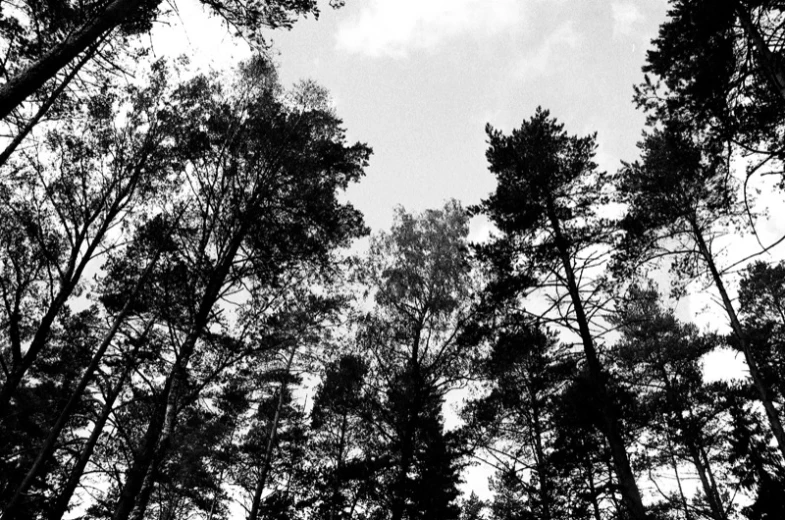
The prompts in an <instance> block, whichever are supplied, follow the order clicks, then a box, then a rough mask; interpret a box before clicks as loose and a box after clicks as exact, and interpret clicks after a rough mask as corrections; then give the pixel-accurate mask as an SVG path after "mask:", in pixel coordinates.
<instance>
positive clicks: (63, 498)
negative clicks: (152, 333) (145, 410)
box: [47, 322, 152, 520]
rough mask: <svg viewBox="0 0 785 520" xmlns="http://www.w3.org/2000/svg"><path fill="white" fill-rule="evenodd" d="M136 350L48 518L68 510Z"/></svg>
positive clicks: (58, 519) (53, 519) (52, 519)
mask: <svg viewBox="0 0 785 520" xmlns="http://www.w3.org/2000/svg"><path fill="white" fill-rule="evenodd" d="M151 324H152V322H151ZM138 350H139V345H138V344H137V346H136V347H135V348H134V350H133V352H132V353H131V356H129V359H128V362H127V363H126V366H125V367H124V369H123V373H122V374H121V375H120V379H119V380H118V381H117V384H115V386H114V387H113V388H112V389H111V390H110V391H109V395H107V396H106V401H105V402H104V405H103V407H102V408H101V414H100V415H99V416H98V419H97V420H96V421H95V424H94V425H93V431H92V432H90V437H89V438H88V439H87V442H86V443H85V445H84V447H83V448H82V451H81V452H80V453H79V458H78V459H77V461H76V464H75V465H74V467H73V468H72V469H71V472H70V474H69V475H68V480H67V481H66V483H65V485H64V486H63V487H62V489H60V492H59V494H58V495H57V496H56V497H55V499H54V500H53V501H52V503H53V506H52V507H51V509H50V511H49V514H48V515H47V518H48V519H49V520H61V519H62V518H63V515H65V513H66V512H67V511H68V504H69V502H70V501H71V497H72V496H73V494H74V492H75V491H76V488H77V487H78V486H79V481H80V480H81V479H82V475H83V474H84V470H85V468H86V467H87V463H88V462H89V461H90V458H91V457H92V456H93V451H94V450H95V446H96V445H97V444H98V439H99V438H100V437H101V433H102V432H103V431H104V426H106V421H108V420H109V416H110V415H111V414H112V410H113V408H114V403H115V401H116V400H117V397H118V396H119V395H120V392H122V390H123V386H124V385H125V381H126V379H128V376H129V375H130V374H131V370H132V368H133V364H134V362H135V360H136V353H137V352H138Z"/></svg>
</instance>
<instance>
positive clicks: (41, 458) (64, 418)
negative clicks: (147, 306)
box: [3, 251, 160, 520]
mask: <svg viewBox="0 0 785 520" xmlns="http://www.w3.org/2000/svg"><path fill="white" fill-rule="evenodd" d="M159 254H160V251H159V252H156V254H155V256H154V257H153V259H152V260H151V261H150V263H149V264H148V266H147V267H146V268H145V270H144V272H143V273H142V274H141V276H140V277H139V279H138V280H137V282H136V285H135V286H134V288H133V290H132V291H131V294H130V295H129V296H128V299H127V300H126V302H125V305H124V306H123V308H122V309H121V310H120V313H119V314H118V315H117V316H116V317H115V319H114V322H113V323H112V326H111V327H110V328H109V330H108V331H107V332H106V334H104V338H103V340H102V341H101V343H100V344H99V345H98V348H97V349H96V351H95V353H94V354H93V357H92V359H91V360H90V364H89V365H88V366H87V368H86V369H85V370H84V372H83V373H82V377H81V378H80V380H79V383H77V385H76V388H75V389H74V391H73V392H72V394H71V397H70V399H69V400H68V402H67V403H66V405H65V407H63V409H62V410H61V411H60V415H59V416H58V418H57V421H55V424H54V425H53V426H52V429H51V431H50V432H49V435H48V436H47V438H46V440H45V441H44V444H43V446H41V448H40V450H39V452H38V456H37V457H36V459H35V461H34V462H33V465H32V466H31V467H30V469H29V470H28V472H27V474H26V475H25V477H24V478H23V479H22V482H21V483H20V484H19V487H17V489H16V492H15V493H14V496H13V497H12V498H11V501H10V502H9V503H8V505H7V506H6V509H5V512H4V516H3V518H5V519H7V520H12V519H13V518H14V515H15V514H16V511H15V509H16V505H17V504H18V501H19V499H20V497H22V496H23V495H24V493H25V492H26V491H27V489H28V488H29V487H30V485H31V484H32V483H33V481H34V479H35V478H36V477H37V476H38V473H39V472H40V471H41V469H42V468H43V465H44V463H45V462H46V460H47V459H48V458H49V457H50V456H51V455H52V453H54V450H55V446H56V444H57V439H58V438H59V437H60V433H62V431H63V428H65V425H66V423H67V422H68V420H69V419H70V418H71V415H72V414H73V412H74V410H76V407H77V406H78V405H79V403H80V402H81V400H82V394H83V393H84V391H85V389H86V388H87V385H88V384H89V382H90V381H91V380H92V378H93V375H94V374H95V371H96V370H98V366H99V365H100V364H101V360H102V359H103V357H104V354H105V353H106V351H107V349H108V348H109V345H111V343H112V341H113V340H114V337H115V336H116V335H117V332H118V331H119V330H120V326H121V325H122V324H123V323H124V322H125V318H126V316H128V313H129V311H130V310H131V304H132V303H133V301H134V299H135V298H136V296H137V295H138V294H139V291H140V290H141V288H142V286H143V285H144V284H145V283H146V282H147V278H148V277H149V275H150V273H151V272H152V269H153V267H154V266H155V264H156V262H157V261H158V256H159ZM152 324H153V321H152V320H151V321H150V323H149V325H148V328H147V330H146V331H145V334H146V333H147V332H148V331H149V327H151V326H152Z"/></svg>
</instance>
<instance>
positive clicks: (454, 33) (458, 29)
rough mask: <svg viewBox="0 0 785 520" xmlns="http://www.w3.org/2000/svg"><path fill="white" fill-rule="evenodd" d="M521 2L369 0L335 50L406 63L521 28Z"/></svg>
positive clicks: (343, 28) (340, 33) (342, 28)
mask: <svg viewBox="0 0 785 520" xmlns="http://www.w3.org/2000/svg"><path fill="white" fill-rule="evenodd" d="M522 4H524V2H523V1H521V0H493V1H491V2H489V1H488V0H367V2H366V5H365V6H364V7H363V8H362V9H361V10H360V12H359V13H358V15H356V16H354V17H353V18H350V19H349V20H348V21H346V22H344V24H343V25H341V26H340V27H339V30H338V47H339V48H340V49H343V50H346V51H348V52H352V53H357V54H365V55H368V56H392V57H405V56H407V55H408V54H409V52H411V51H417V50H423V49H426V50H433V49H435V48H437V47H438V46H439V45H442V44H445V43H447V42H448V41H449V39H450V38H454V37H458V36H461V37H465V36H470V37H474V38H480V37H487V36H492V35H494V34H498V33H501V32H504V31H507V30H510V29H511V28H515V27H519V26H520V24H521V21H522V7H523V5H522Z"/></svg>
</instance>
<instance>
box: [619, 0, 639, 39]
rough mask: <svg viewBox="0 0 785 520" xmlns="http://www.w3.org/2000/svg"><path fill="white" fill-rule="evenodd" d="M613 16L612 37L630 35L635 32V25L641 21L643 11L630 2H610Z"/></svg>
mask: <svg viewBox="0 0 785 520" xmlns="http://www.w3.org/2000/svg"><path fill="white" fill-rule="evenodd" d="M611 14H612V17H613V37H614V38H617V37H619V36H632V35H634V34H635V33H636V32H637V29H636V27H635V26H636V25H637V24H638V23H640V22H642V21H643V13H641V11H640V9H638V6H637V5H635V4H634V3H632V2H614V3H613V4H611Z"/></svg>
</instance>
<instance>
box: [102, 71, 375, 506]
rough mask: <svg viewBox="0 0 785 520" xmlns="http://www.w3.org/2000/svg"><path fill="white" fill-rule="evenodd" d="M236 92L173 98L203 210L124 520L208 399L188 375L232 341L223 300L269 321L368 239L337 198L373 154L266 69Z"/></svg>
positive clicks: (190, 86) (182, 242)
mask: <svg viewBox="0 0 785 520" xmlns="http://www.w3.org/2000/svg"><path fill="white" fill-rule="evenodd" d="M235 88H236V90H234V91H233V92H228V93H225V92H224V91H223V89H222V88H220V87H219V86H218V83H217V81H215V80H211V79H210V78H208V77H204V76H201V77H197V78H195V79H193V80H190V81H189V82H187V83H186V84H184V85H182V86H180V87H178V88H177V89H176V90H175V91H174V92H173V93H172V99H171V101H170V102H171V103H172V104H173V105H175V106H177V108H178V110H179V111H180V113H181V114H182V115H183V117H184V118H187V120H188V121H189V122H190V123H189V124H187V125H184V126H183V127H181V128H179V130H180V132H179V134H178V135H176V136H175V138H176V139H177V143H178V146H179V149H180V150H182V155H181V158H182V161H184V163H186V164H188V165H189V168H187V171H188V174H189V175H190V178H189V179H188V183H187V184H186V185H185V186H184V188H185V190H186V195H187V196H188V198H189V200H192V201H193V203H192V204H191V205H189V207H188V211H187V212H186V214H185V216H184V225H183V229H182V234H181V235H180V236H178V238H177V242H178V256H179V258H178V260H179V262H180V263H181V265H182V266H183V268H184V271H183V275H184V277H185V280H183V281H185V283H182V282H181V281H177V283H175V284H174V285H173V291H174V294H175V295H177V299H176V304H177V305H178V307H176V310H177V311H178V312H177V313H176V314H175V315H174V316H173V318H175V320H176V321H175V322H174V323H171V324H170V325H169V326H170V327H173V329H172V333H173V335H174V337H176V338H177V340H176V341H175V342H174V345H173V348H174V353H175V354H174V357H173V362H172V363H171V368H170V369H169V370H168V375H167V376H166V378H165V384H164V388H163V389H162V390H161V392H160V394H159V399H158V401H157V403H156V406H155V409H154V413H153V414H152V416H151V418H150V420H149V421H148V423H147V427H146V433H145V434H144V442H143V446H142V448H141V449H139V450H138V452H137V453H138V454H137V456H136V457H135V459H134V461H133V464H132V466H131V467H130V468H129V470H128V472H127V478H126V480H125V483H124V485H123V488H122V491H121V493H120V497H119V501H118V503H117V506H116V507H115V511H114V513H113V518H115V519H116V520H125V519H127V518H128V517H129V516H130V515H131V513H132V511H133V512H134V513H133V514H134V516H140V515H142V514H144V511H145V508H146V501H147V500H148V499H149V495H150V491H151V489H152V488H151V486H152V485H153V483H154V482H155V475H156V473H157V471H158V465H159V464H160V462H161V460H162V458H163V457H164V456H165V455H166V453H167V452H168V451H169V449H170V447H171V446H172V442H173V432H174V431H175V427H176V425H177V423H178V415H179V412H180V410H181V409H182V407H183V405H184V404H186V403H188V402H189V401H191V400H193V399H195V398H197V397H198V395H199V394H198V392H193V391H192V387H191V383H192V376H191V375H190V368H189V365H191V364H192V363H196V362H198V361H200V360H201V359H203V356H205V355H207V356H208V357H207V359H209V353H210V346H211V345H210V341H207V340H209V339H211V337H213V336H214V335H215V334H217V332H214V331H213V329H214V328H215V327H220V328H221V329H224V330H225V331H226V332H225V334H226V335H227V336H231V333H230V330H228V327H229V324H228V323H223V322H222V320H220V319H219V316H218V315H217V314H216V313H215V312H214V308H215V306H216V304H218V302H219V300H222V299H223V298H225V297H226V296H227V295H228V294H230V293H231V292H232V291H234V290H237V288H238V287H247V288H248V291H249V293H250V294H249V296H250V298H249V303H248V305H247V309H248V312H250V313H251V315H252V316H263V314H264V313H263V310H264V309H265V308H269V307H270V305H272V303H271V301H273V302H275V301H279V300H276V298H275V297H276V296H278V295H280V294H281V291H280V289H281V288H286V287H287V286H288V285H287V282H299V283H300V284H305V283H306V280H307V279H308V277H309V276H310V277H311V278H312V279H314V280H316V279H318V278H316V275H319V274H323V275H325V276H326V275H329V273H330V271H331V269H332V266H333V265H334V264H333V263H334V261H335V259H334V250H335V249H336V248H337V247H340V246H345V245H347V244H348V242H349V241H350V240H351V239H352V238H354V237H357V236H359V235H360V234H362V233H363V232H364V231H365V228H364V226H363V225H362V219H361V216H360V215H359V213H358V212H357V211H356V210H355V209H354V208H353V207H351V205H349V204H342V203H340V202H338V200H337V197H338V193H337V192H338V191H339V190H342V189H345V188H346V187H347V186H348V184H349V183H351V182H354V181H356V180H357V179H359V177H360V176H361V175H362V173H363V172H362V169H363V167H364V166H365V165H366V161H367V157H368V155H369V153H370V150H369V149H368V148H367V147H366V146H364V145H362V144H359V143H358V144H356V145H353V146H348V145H347V144H346V143H345V137H344V133H343V131H342V130H341V128H340V126H339V125H340V122H339V121H338V120H337V119H336V118H335V116H334V115H333V114H332V113H331V112H330V111H326V110H324V108H322V107H321V106H318V105H315V104H312V103H310V102H309V103H308V104H306V105H303V104H297V103H294V104H290V105H287V104H285V103H284V102H283V101H282V100H281V99H280V98H277V97H276V96H277V95H278V92H277V84H276V83H275V81H274V78H273V77H271V74H270V68H269V66H268V65H267V64H266V63H265V62H263V61H262V62H260V61H255V62H251V63H250V64H247V65H246V66H245V67H244V68H243V69H242V70H241V73H240V74H239V77H238V79H237V83H236V87H235ZM294 98H295V99H298V98H297V96H295V97H294ZM300 98H301V99H307V98H308V97H307V96H300ZM300 276H302V278H300ZM283 294H287V293H286V292H284V293H283ZM288 294H290V293H288ZM211 327H213V328H211ZM208 330H209V331H211V332H210V334H207V331H208ZM228 345H229V346H231V343H229V344H228ZM218 368H219V369H220V365H219V366H218ZM206 371H207V373H208V374H209V373H210V370H209V367H206ZM196 388H197V389H198V388H199V387H198V386H197V387H196Z"/></svg>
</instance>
